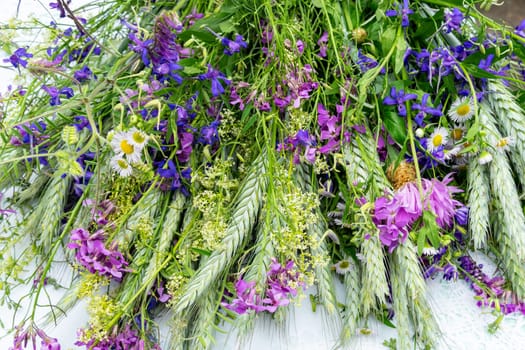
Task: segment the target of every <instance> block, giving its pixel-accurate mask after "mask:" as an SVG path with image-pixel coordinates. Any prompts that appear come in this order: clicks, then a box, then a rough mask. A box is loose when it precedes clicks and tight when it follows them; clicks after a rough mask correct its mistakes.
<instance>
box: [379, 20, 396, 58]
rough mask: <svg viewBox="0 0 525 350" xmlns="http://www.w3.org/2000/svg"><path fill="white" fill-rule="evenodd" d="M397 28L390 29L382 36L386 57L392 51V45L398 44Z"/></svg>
mask: <svg viewBox="0 0 525 350" xmlns="http://www.w3.org/2000/svg"><path fill="white" fill-rule="evenodd" d="M396 36H397V28H396V27H395V26H390V27H388V28H387V29H386V30H385V31H384V32H383V34H382V35H381V50H382V51H383V54H385V55H386V53H387V52H389V51H390V49H391V48H392V45H394V43H395V42H396Z"/></svg>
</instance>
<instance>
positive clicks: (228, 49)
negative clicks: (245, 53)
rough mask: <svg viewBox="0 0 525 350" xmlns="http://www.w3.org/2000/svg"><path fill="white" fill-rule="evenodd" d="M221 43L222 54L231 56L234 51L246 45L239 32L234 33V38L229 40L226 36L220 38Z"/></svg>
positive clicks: (238, 50)
mask: <svg viewBox="0 0 525 350" xmlns="http://www.w3.org/2000/svg"><path fill="white" fill-rule="evenodd" d="M221 43H222V45H224V46H225V48H224V54H225V55H228V56H232V55H233V54H234V53H237V52H240V51H241V49H243V48H244V49H245V48H247V47H248V44H247V43H246V42H245V41H244V38H243V37H242V35H240V34H237V35H235V40H230V39H228V38H226V37H225V38H222V40H221Z"/></svg>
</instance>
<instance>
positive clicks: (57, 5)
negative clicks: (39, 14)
mask: <svg viewBox="0 0 525 350" xmlns="http://www.w3.org/2000/svg"><path fill="white" fill-rule="evenodd" d="M66 4H67V5H69V4H71V0H67V2H66ZM49 7H50V8H52V9H57V10H58V11H60V17H61V18H64V17H66V9H65V8H64V6H63V5H62V3H61V2H60V1H57V2H50V3H49Z"/></svg>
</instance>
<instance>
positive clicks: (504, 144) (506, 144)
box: [495, 136, 516, 152]
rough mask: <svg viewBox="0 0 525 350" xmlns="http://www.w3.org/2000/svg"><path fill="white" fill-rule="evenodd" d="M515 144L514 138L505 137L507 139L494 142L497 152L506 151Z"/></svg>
mask: <svg viewBox="0 0 525 350" xmlns="http://www.w3.org/2000/svg"><path fill="white" fill-rule="evenodd" d="M515 143H516V141H515V140H514V137H512V136H507V137H503V138H501V139H499V140H498V142H496V145H495V147H496V149H497V150H498V151H501V152H503V151H508V150H509V148H510V147H512V146H514V145H515Z"/></svg>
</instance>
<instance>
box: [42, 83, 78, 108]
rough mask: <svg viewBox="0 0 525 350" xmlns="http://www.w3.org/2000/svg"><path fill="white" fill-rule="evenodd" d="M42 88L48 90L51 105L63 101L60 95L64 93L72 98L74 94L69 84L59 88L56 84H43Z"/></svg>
mask: <svg viewBox="0 0 525 350" xmlns="http://www.w3.org/2000/svg"><path fill="white" fill-rule="evenodd" d="M42 90H44V91H45V92H47V94H48V95H49V96H50V97H51V99H50V100H49V105H50V106H57V105H60V104H61V103H62V101H60V95H63V96H64V97H66V98H71V97H73V95H74V93H73V89H72V88H70V87H68V86H66V87H63V88H61V89H58V88H57V87H55V86H47V85H42Z"/></svg>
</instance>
